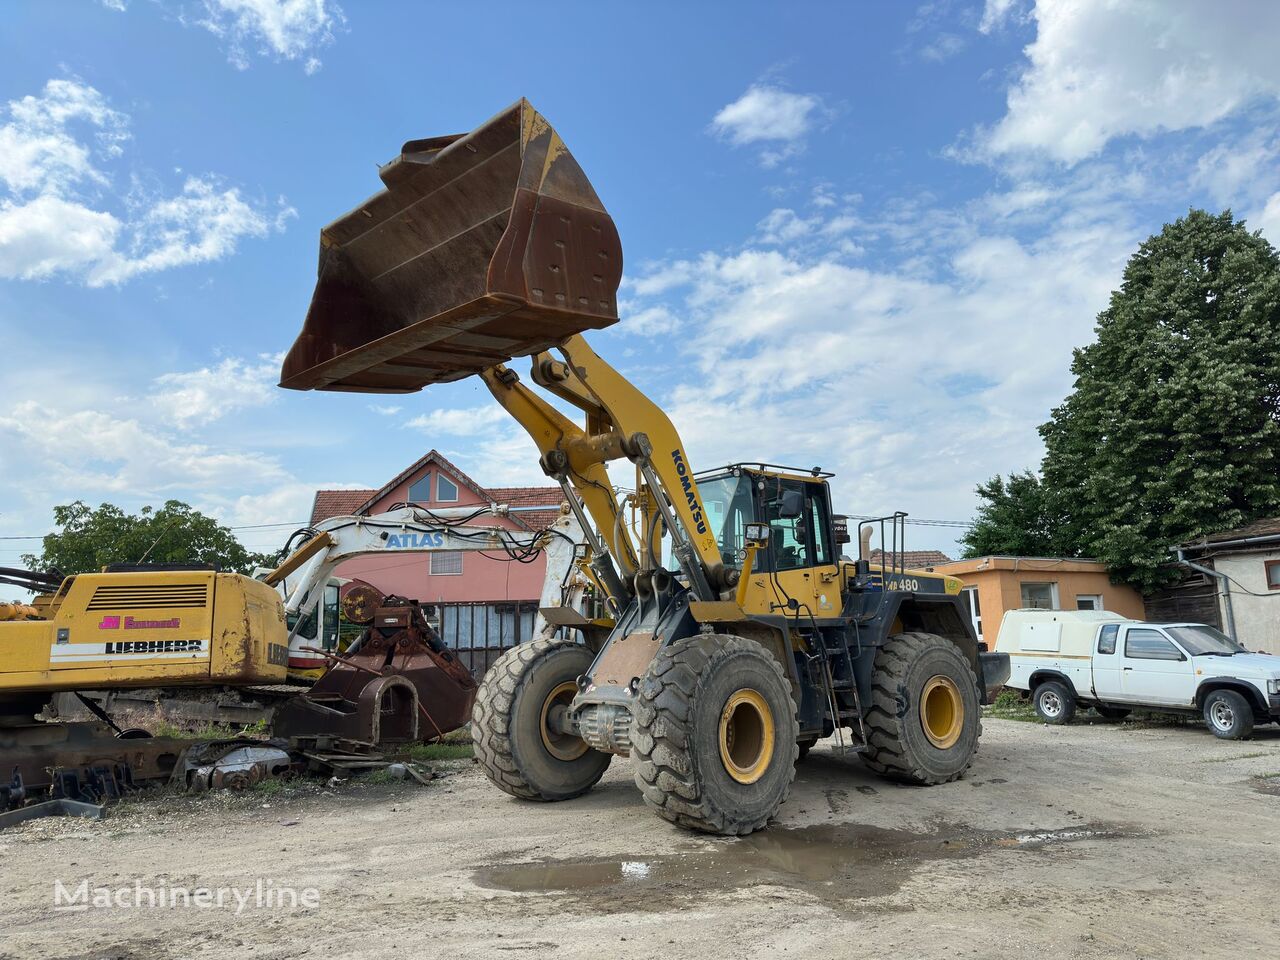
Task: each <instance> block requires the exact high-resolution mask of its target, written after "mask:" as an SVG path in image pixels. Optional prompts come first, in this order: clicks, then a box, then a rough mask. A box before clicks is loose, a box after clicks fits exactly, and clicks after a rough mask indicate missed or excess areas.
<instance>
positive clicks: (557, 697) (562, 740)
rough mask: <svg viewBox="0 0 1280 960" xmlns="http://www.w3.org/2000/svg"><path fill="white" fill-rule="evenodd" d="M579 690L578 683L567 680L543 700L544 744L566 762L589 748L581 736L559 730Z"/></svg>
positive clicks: (556, 756)
mask: <svg viewBox="0 0 1280 960" xmlns="http://www.w3.org/2000/svg"><path fill="white" fill-rule="evenodd" d="M577 692H578V685H577V684H576V683H575V682H574V681H572V680H566V681H565V682H564V683H562V684H560V685H559V686H557V687H555V688H554V689H553V690H552V691H551V692H550V693H549V694H547V699H546V700H544V701H543V702H542V723H541V725H540V728H539V729H540V732H541V734H542V745H543V746H544V747H546V748H547V753H549V754H551V755H552V756H553V757H555V758H556V759H557V760H563V761H565V762H566V763H567V762H569V761H570V760H577V759H578V758H579V757H580V756H582V755H583V754H584V753H586V752H587V749H588V748H587V744H586V741H584V740H583V739H582V738H581V737H575V736H573V735H572V734H568V733H561V732H559V731H560V730H561V729H563V715H564V712H565V711H566V710H567V709H568V708H569V704H570V703H572V702H573V698H574V695H575V694H577Z"/></svg>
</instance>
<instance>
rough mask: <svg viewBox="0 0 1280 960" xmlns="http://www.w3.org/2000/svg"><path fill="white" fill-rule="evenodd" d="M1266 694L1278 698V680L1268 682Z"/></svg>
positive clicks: (1279, 692)
mask: <svg viewBox="0 0 1280 960" xmlns="http://www.w3.org/2000/svg"><path fill="white" fill-rule="evenodd" d="M1267 693H1269V694H1270V695H1271V696H1273V697H1277V696H1280V680H1268V681H1267Z"/></svg>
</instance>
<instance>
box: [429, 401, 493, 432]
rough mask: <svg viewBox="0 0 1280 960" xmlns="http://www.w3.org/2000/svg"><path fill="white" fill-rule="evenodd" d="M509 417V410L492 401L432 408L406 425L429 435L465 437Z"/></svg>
mask: <svg viewBox="0 0 1280 960" xmlns="http://www.w3.org/2000/svg"><path fill="white" fill-rule="evenodd" d="M507 419H508V414H507V412H506V411H505V410H503V409H502V407H500V406H498V404H497V403H491V404H487V405H485V406H483V407H469V408H458V409H452V410H432V411H431V412H430V413H424V414H420V415H419V416H416V417H414V418H412V419H411V420H407V421H406V422H405V426H406V427H408V428H410V429H411V430H420V431H422V432H423V433H425V434H427V436H433V435H436V434H448V435H452V436H462V437H465V436H469V435H471V434H474V433H479V432H480V431H483V430H484V429H485V428H486V427H490V426H493V425H494V424H496V423H503V422H505V421H506V420H507Z"/></svg>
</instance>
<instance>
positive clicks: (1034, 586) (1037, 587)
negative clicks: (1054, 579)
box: [1022, 583, 1058, 610]
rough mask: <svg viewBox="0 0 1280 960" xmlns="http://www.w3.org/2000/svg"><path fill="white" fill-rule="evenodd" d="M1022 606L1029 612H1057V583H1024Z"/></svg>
mask: <svg viewBox="0 0 1280 960" xmlns="http://www.w3.org/2000/svg"><path fill="white" fill-rule="evenodd" d="M1022 606H1023V609H1028V610H1057V609H1058V585H1057V584H1056V583H1023V584H1022Z"/></svg>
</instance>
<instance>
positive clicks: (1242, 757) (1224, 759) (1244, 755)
mask: <svg viewBox="0 0 1280 960" xmlns="http://www.w3.org/2000/svg"><path fill="white" fill-rule="evenodd" d="M1269 756H1271V751H1270V750H1258V751H1256V752H1254V753H1240V754H1236V756H1234V757H1210V758H1209V759H1207V760H1197V761H1196V762H1197V763H1228V762H1229V761H1231V760H1256V759H1257V758H1258V757H1269ZM1264 776H1273V777H1274V776H1280V774H1274V773H1273V774H1264Z"/></svg>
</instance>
